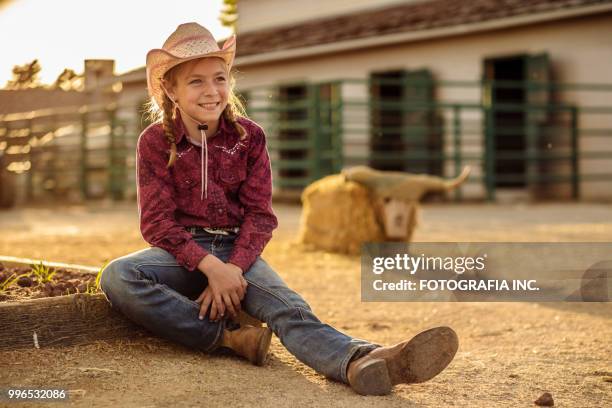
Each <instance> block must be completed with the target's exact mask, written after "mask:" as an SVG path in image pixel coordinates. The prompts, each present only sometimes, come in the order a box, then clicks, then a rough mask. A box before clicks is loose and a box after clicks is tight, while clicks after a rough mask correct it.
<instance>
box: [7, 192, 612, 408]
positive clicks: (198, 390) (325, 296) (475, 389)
mask: <svg viewBox="0 0 612 408" xmlns="http://www.w3.org/2000/svg"><path fill="white" fill-rule="evenodd" d="M275 210H276V212H277V214H278V216H279V220H280V227H279V229H278V230H277V231H276V233H275V236H274V238H273V240H272V241H271V242H270V244H269V245H268V247H267V248H266V250H265V252H264V257H265V258H266V259H267V261H268V262H269V263H270V264H271V265H272V266H273V267H275V269H276V270H277V271H278V272H279V273H280V274H281V275H282V276H283V277H284V279H285V280H286V281H287V283H288V284H289V285H290V286H291V287H293V288H294V289H296V290H297V291H298V292H300V293H301V294H302V295H303V296H304V297H305V298H306V300H308V301H309V303H310V304H311V306H312V308H313V309H314V311H315V312H316V313H317V314H318V315H319V316H320V318H321V319H322V320H324V321H326V322H328V323H330V324H332V325H334V326H336V327H338V328H339V329H340V330H342V331H344V332H346V333H348V334H350V335H353V336H355V337H359V338H365V339H368V340H371V341H373V342H377V343H384V344H389V343H395V342H398V341H401V340H403V339H405V338H407V337H410V336H412V335H414V334H416V333H417V332H419V331H421V330H424V329H427V328H429V327H433V326H438V325H448V326H451V327H453V328H454V329H455V330H456V331H457V333H458V334H459V338H460V348H459V352H458V353H457V356H456V358H455V360H454V361H453V362H452V363H451V365H450V366H449V367H448V369H447V370H445V371H444V372H443V373H442V374H441V375H439V376H438V377H436V378H434V379H433V380H431V381H429V382H427V383H424V384H419V385H412V386H398V387H396V389H395V391H394V393H393V394H392V395H389V396H386V397H363V396H359V395H357V394H354V393H353V392H352V391H351V390H350V389H349V388H348V387H346V386H345V385H342V384H338V383H334V382H331V381H328V380H326V379H325V378H323V377H322V376H320V375H318V374H316V373H315V372H314V371H313V370H311V369H310V368H308V367H306V366H304V365H303V364H301V363H299V362H298V361H296V360H295V359H294V358H293V357H292V356H291V355H290V354H289V353H288V352H287V351H285V350H284V348H283V347H282V346H281V345H280V343H279V342H278V341H277V339H274V341H273V344H272V357H271V359H270V362H269V363H268V365H266V366H265V367H263V368H259V367H254V366H251V365H249V364H248V363H246V362H244V361H242V360H239V359H237V358H235V357H232V356H208V355H205V354H202V353H199V352H194V351H191V350H188V349H186V348H183V347H181V346H177V345H173V344H170V343H168V342H166V341H163V340H159V339H148V340H139V341H116V342H98V343H95V344H91V345H86V346H78V347H71V348H63V349H40V350H36V349H32V350H22V351H15V352H1V353H0V367H1V369H0V388H4V389H6V388H8V387H9V386H13V387H14V386H20V387H31V388H49V387H55V388H67V389H70V390H73V391H72V393H73V394H72V395H73V397H72V398H71V400H70V405H73V406H83V407H106V406H119V407H166V406H177V407H196V406H213V407H216V406H232V407H241V406H293V407H302V406H317V407H318V406H322V407H325V406H334V407H335V406H339V407H351V408H357V407H370V406H384V407H387V406H389V407H396V406H397V407H399V406H401V407H411V406H414V407H429V406H436V407H438V406H442V407H445V406H458V407H464V406H470V407H471V406H475V407H485V406H487V407H488V406H495V407H498V406H512V407H514V406H534V405H533V401H534V400H535V399H536V398H538V397H539V396H540V395H541V394H542V393H543V392H545V391H548V392H550V393H552V395H553V398H554V400H555V405H556V406H561V407H604V406H612V382H610V381H612V342H611V341H610V339H612V303H591V304H586V303H362V302H361V301H360V291H359V282H360V263H359V258H358V257H348V256H340V255H334V254H329V253H323V252H318V251H312V250H309V249H307V248H303V247H301V246H300V245H297V244H295V243H294V242H293V240H294V239H295V237H296V233H297V229H298V225H299V215H300V209H299V207H293V206H281V205H277V206H275ZM0 232H1V234H0V254H2V255H11V256H21V257H28V258H43V259H47V260H52V261H58V262H71V263H79V264H85V265H102V264H103V263H104V262H105V261H107V260H109V259H113V258H115V257H119V256H121V255H125V254H127V253H129V252H131V251H135V250H138V249H141V248H143V247H144V246H145V245H146V243H145V242H144V241H143V240H142V238H141V236H140V233H139V230H138V213H137V209H136V207H135V205H134V204H122V205H120V206H112V205H110V204H108V203H106V204H105V203H97V204H88V205H86V206H70V207H54V208H24V209H20V210H10V211H4V212H0ZM414 240H415V241H421V242H424V241H506V242H508V241H532V242H535V241H545V242H551V241H589V242H594V241H603V242H612V205H603V204H540V205H510V204H507V205H488V204H463V205H455V204H428V205H426V206H424V208H423V212H422V216H421V224H420V226H419V227H418V229H417V231H416V235H415V237H414ZM0 330H2V329H1V328H0ZM2 404H3V402H2V401H0V406H2ZM24 405H28V404H14V403H11V404H8V405H7V406H24ZM29 405H31V406H41V405H42V404H39V403H29Z"/></svg>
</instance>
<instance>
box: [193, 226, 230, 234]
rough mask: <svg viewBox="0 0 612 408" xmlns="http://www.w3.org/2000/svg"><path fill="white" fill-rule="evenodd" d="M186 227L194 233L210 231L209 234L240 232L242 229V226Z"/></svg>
mask: <svg viewBox="0 0 612 408" xmlns="http://www.w3.org/2000/svg"><path fill="white" fill-rule="evenodd" d="M186 229H187V231H189V232H190V233H192V234H196V233H198V232H208V233H209V234H214V235H231V234H238V232H239V231H240V227H220V228H212V227H199V226H193V227H187V228H186Z"/></svg>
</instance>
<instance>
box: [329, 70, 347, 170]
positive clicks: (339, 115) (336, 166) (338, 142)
mask: <svg viewBox="0 0 612 408" xmlns="http://www.w3.org/2000/svg"><path fill="white" fill-rule="evenodd" d="M331 90H332V100H331V104H332V106H333V109H332V118H333V119H332V123H333V125H332V126H333V130H332V135H333V136H332V143H333V144H332V148H333V151H334V159H333V166H332V167H333V171H334V173H339V172H340V171H341V170H342V166H344V157H343V153H342V152H343V147H344V146H343V144H344V131H343V129H344V127H343V126H344V125H343V109H344V104H343V98H342V82H340V81H338V82H334V83H332V88H331Z"/></svg>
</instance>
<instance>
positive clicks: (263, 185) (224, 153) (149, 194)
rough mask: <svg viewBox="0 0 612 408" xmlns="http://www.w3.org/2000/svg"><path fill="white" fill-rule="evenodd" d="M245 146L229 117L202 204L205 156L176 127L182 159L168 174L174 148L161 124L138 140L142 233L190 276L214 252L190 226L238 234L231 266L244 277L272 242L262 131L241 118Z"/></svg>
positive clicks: (215, 139) (212, 144)
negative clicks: (232, 229) (230, 229)
mask: <svg viewBox="0 0 612 408" xmlns="http://www.w3.org/2000/svg"><path fill="white" fill-rule="evenodd" d="M238 122H239V123H240V124H241V125H242V126H243V127H244V128H245V129H246V131H247V136H246V138H245V140H240V136H239V134H238V132H237V131H236V130H235V129H234V127H233V126H232V125H231V124H230V123H228V122H227V121H226V120H225V119H224V118H223V117H222V118H221V119H220V121H219V128H218V130H217V132H216V133H215V134H214V135H213V136H212V137H210V136H209V137H208V138H207V139H206V140H207V144H208V163H207V165H208V189H207V197H205V198H203V199H202V196H201V191H200V186H201V181H202V175H201V166H202V163H201V161H202V160H204V158H203V157H202V155H201V150H200V148H199V147H197V146H195V145H194V144H193V143H192V142H191V141H190V140H189V138H188V137H187V130H186V128H185V125H184V124H183V121H182V119H181V118H180V116H178V117H177V118H176V121H175V138H176V145H177V146H176V147H177V158H176V161H175V163H174V165H173V166H172V167H170V168H169V169H168V168H166V165H167V163H168V158H169V155H170V145H169V144H168V142H167V140H166V137H165V135H164V131H163V127H162V125H161V123H154V124H152V125H151V126H149V127H148V128H146V129H145V130H144V131H143V132H142V134H141V135H140V137H139V138H138V145H137V152H136V160H137V166H136V174H137V179H138V190H137V195H138V213H139V217H140V231H141V233H142V236H143V238H144V239H145V241H147V242H148V243H149V244H151V245H153V246H156V247H159V248H162V249H164V250H166V251H168V252H169V253H170V254H172V255H173V256H174V257H175V258H176V261H177V263H178V264H180V265H182V266H184V267H185V268H187V269H188V270H190V271H193V270H196V269H197V266H198V264H199V263H200V261H201V260H202V258H204V257H205V256H206V255H208V252H207V251H206V250H205V249H204V248H202V247H200V246H199V245H198V244H197V243H196V242H195V241H194V239H193V236H192V234H191V233H190V232H189V231H187V229H186V227H191V226H200V227H209V228H221V227H240V232H239V233H238V236H237V237H236V240H235V242H234V249H233V252H232V254H231V256H230V259H229V262H231V263H232V264H235V265H237V266H238V267H240V268H241V269H242V271H243V272H246V271H247V270H248V269H249V267H250V266H251V265H252V264H253V262H254V261H255V259H256V258H257V256H258V255H260V254H261V252H262V251H263V249H264V247H265V246H266V244H267V243H268V241H270V238H271V237H272V231H273V230H274V229H275V228H276V227H277V225H278V222H277V219H276V216H275V215H274V212H273V211H272V172H271V169H270V158H269V155H268V151H267V148H266V139H265V135H264V132H263V130H262V129H261V127H259V126H258V125H257V124H256V123H255V122H253V121H251V120H249V119H246V118H240V119H238Z"/></svg>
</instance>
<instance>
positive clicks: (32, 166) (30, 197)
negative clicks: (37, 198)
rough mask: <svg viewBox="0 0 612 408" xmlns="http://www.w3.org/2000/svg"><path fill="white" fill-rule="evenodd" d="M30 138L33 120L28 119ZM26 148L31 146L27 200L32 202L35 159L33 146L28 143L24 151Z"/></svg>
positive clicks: (27, 171) (30, 136) (28, 159)
mask: <svg viewBox="0 0 612 408" xmlns="http://www.w3.org/2000/svg"><path fill="white" fill-rule="evenodd" d="M28 138H29V139H31V138H32V118H29V119H28ZM26 146H29V149H30V150H29V151H28V153H27V154H28V156H27V161H28V162H29V163H30V168H29V169H28V170H26V173H27V177H26V199H27V200H28V201H30V200H31V199H32V198H33V197H34V182H33V174H32V173H34V160H33V159H34V157H33V155H32V145H30V142H29V141H28V144H27V145H24V146H22V149H25V148H26Z"/></svg>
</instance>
